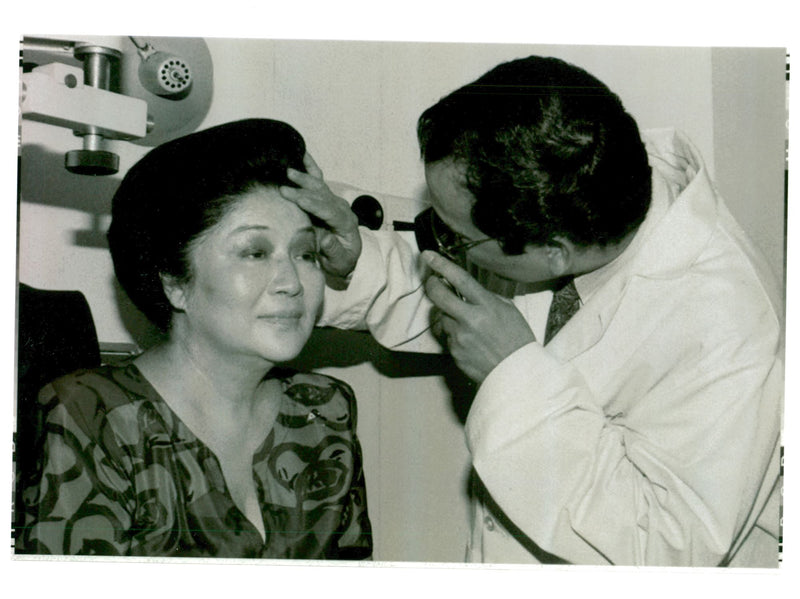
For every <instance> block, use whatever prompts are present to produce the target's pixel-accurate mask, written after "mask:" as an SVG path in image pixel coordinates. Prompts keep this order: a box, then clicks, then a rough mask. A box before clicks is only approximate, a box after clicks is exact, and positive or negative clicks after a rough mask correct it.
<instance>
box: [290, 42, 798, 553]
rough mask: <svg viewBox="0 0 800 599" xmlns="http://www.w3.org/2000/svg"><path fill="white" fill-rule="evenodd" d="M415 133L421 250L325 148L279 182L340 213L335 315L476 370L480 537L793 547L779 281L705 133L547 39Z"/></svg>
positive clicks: (331, 250)
mask: <svg viewBox="0 0 800 599" xmlns="http://www.w3.org/2000/svg"><path fill="white" fill-rule="evenodd" d="M418 136H419V139H420V145H421V148H422V156H423V159H424V162H425V171H426V180H427V184H428V191H429V197H430V201H431V204H432V209H431V210H430V211H428V212H427V213H425V214H424V215H422V216H421V217H420V218H419V219H418V220H417V225H418V231H417V232H418V240H419V241H420V244H419V245H422V246H425V245H426V244H428V243H429V242H430V246H431V248H432V249H434V250H435V252H423V253H422V260H421V261H420V260H419V250H418V248H413V247H410V246H409V245H408V244H406V243H405V242H404V241H402V240H401V239H399V237H397V236H395V235H394V234H392V233H387V232H370V231H366V230H362V231H359V229H358V227H357V222H356V219H355V217H354V216H353V214H352V213H351V212H350V210H349V207H348V206H347V203H346V202H345V201H344V200H342V199H340V198H337V197H336V196H334V195H333V194H331V193H330V191H329V190H328V188H327V186H326V185H325V183H324V182H323V180H322V173H321V172H320V171H319V169H318V168H317V167H316V165H315V164H314V163H313V160H311V159H310V158H308V159H307V163H306V167H307V170H308V172H307V173H300V172H297V171H291V172H290V177H291V178H292V180H293V181H294V182H295V183H297V185H298V188H297V189H290V188H284V189H283V190H282V192H283V194H284V195H285V197H287V198H288V199H291V200H293V201H295V202H297V203H298V204H299V205H300V206H301V207H303V208H304V209H306V210H307V211H309V212H310V213H313V214H314V215H316V216H317V217H319V218H321V219H322V220H324V221H326V222H327V226H328V228H327V229H320V233H319V245H320V252H321V263H322V265H323V267H324V268H325V269H326V270H327V271H328V273H329V274H330V275H333V276H336V277H338V284H336V285H333V287H332V288H331V289H329V290H328V292H327V295H326V300H325V313H324V315H323V318H322V321H321V324H323V325H328V326H336V327H340V328H368V329H369V330H370V331H371V332H372V334H373V335H374V336H375V337H376V339H377V340H378V341H379V342H381V343H382V344H383V345H385V346H387V347H389V348H393V349H398V350H415V351H437V350H438V349H439V348H440V347H441V346H444V347H445V348H446V349H447V350H448V351H449V352H450V353H451V355H452V356H453V358H454V360H455V362H456V364H457V365H458V366H459V368H460V369H461V370H462V371H463V372H464V373H465V374H466V375H467V376H468V377H470V378H471V379H472V380H473V381H474V382H475V383H476V384H477V386H478V390H477V394H476V397H475V400H474V402H473V403H472V406H471V408H470V412H469V416H468V419H467V422H466V435H467V441H468V446H469V449H470V452H471V456H472V462H473V466H474V474H475V476H474V481H475V483H474V496H475V502H474V504H475V506H474V509H475V517H474V520H473V528H472V535H471V539H470V542H469V546H468V557H469V558H470V559H472V560H475V561H484V562H494V563H525V562H534V563H535V562H541V563H577V564H627V565H674V566H685V565H696V566H718V565H731V566H772V567H774V566H777V562H778V535H779V516H778V513H779V508H780V447H781V443H780V431H781V410H782V397H783V360H782V347H783V338H782V331H783V327H782V323H781V317H782V316H781V315H782V309H781V308H780V305H781V301H782V299H781V296H780V293H779V291H778V290H777V288H776V286H775V285H774V283H773V282H771V281H769V280H768V279H767V274H766V273H768V272H769V270H768V268H766V267H765V266H764V265H763V264H762V263H761V261H760V258H758V256H757V255H756V252H755V251H754V250H753V248H752V246H751V244H750V243H749V242H748V241H747V240H746V239H745V236H744V234H743V233H742V231H741V229H740V228H739V226H738V225H737V224H736V223H735V222H734V219H733V218H732V216H731V215H730V213H729V212H728V210H727V208H726V207H725V204H724V202H723V201H722V199H721V198H720V197H719V195H718V194H717V192H716V191H715V188H714V186H713V184H712V182H711V181H710V179H709V177H708V174H707V172H706V170H705V168H704V166H703V163H702V160H701V158H700V156H699V155H698V153H697V152H696V150H695V149H694V147H693V146H692V145H691V144H690V142H689V141H688V140H687V139H685V138H684V137H683V136H682V135H680V134H678V133H676V132H674V131H656V132H651V133H648V134H647V135H646V136H644V140H642V136H640V134H639V131H638V128H637V126H636V124H635V122H634V121H633V119H632V118H631V117H630V116H629V115H628V114H627V113H626V112H625V110H624V108H623V106H622V104H621V102H620V100H619V98H618V97H617V96H616V95H615V94H613V93H612V92H611V91H610V90H609V89H608V88H607V87H606V86H605V85H604V84H602V83H601V82H600V81H598V80H597V79H596V78H594V77H593V76H592V75H590V74H588V73H586V72H585V71H583V70H582V69H579V68H578V67H575V66H573V65H570V64H568V63H565V62H563V61H560V60H557V59H551V58H541V57H535V56H534V57H529V58H526V59H520V60H516V61H512V62H509V63H504V64H502V65H499V66H498V67H496V68H494V69H492V70H491V71H489V72H488V73H487V74H485V75H484V76H482V77H481V78H479V79H478V80H476V81H475V82H473V83H470V84H468V85H466V86H464V87H462V88H460V89H459V90H456V91H455V92H453V93H452V94H450V95H449V96H447V97H445V98H443V99H442V100H440V101H439V102H438V103H437V104H435V105H434V106H432V107H431V108H429V109H428V110H427V111H425V113H423V115H422V116H421V117H420V121H419V127H418ZM423 249H424V248H423ZM431 273H433V275H434V276H429V275H430V274H431ZM334 287H335V288H336V289H334ZM439 344H441V345H439Z"/></svg>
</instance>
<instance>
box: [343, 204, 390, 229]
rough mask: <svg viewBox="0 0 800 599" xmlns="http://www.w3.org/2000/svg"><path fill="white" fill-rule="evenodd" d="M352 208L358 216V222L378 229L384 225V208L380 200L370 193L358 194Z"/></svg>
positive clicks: (369, 227)
mask: <svg viewBox="0 0 800 599" xmlns="http://www.w3.org/2000/svg"><path fill="white" fill-rule="evenodd" d="M350 208H351V209H352V210H353V212H355V215H356V216H357V217H358V224H359V225H361V226H363V227H367V228H368V229H372V230H373V231H374V230H377V229H380V228H381V225H383V208H382V207H381V204H380V202H379V201H378V200H376V199H375V198H374V197H372V196H370V195H361V196H358V197H357V198H356V199H355V200H353V203H352V204H351V205H350Z"/></svg>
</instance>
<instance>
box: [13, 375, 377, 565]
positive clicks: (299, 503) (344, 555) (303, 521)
mask: <svg viewBox="0 0 800 599" xmlns="http://www.w3.org/2000/svg"><path fill="white" fill-rule="evenodd" d="M272 376H276V377H277V378H279V379H280V380H281V382H282V384H283V389H284V398H283V401H282V405H281V408H280V412H279V415H278V418H277V421H276V423H275V424H274V427H273V429H272V430H271V431H269V433H268V434H267V433H266V431H265V435H266V438H265V440H264V442H263V444H262V445H261V447H260V448H259V449H258V451H257V452H256V453H255V455H254V456H253V477H254V480H255V483H256V489H257V494H258V500H259V504H260V507H261V512H262V515H263V520H264V528H265V529H266V538H265V539H262V537H261V535H260V534H259V532H258V531H257V529H256V528H255V527H254V526H253V525H252V524H251V523H250V522H249V521H248V520H247V519H246V518H245V516H244V515H243V514H242V512H241V511H240V510H239V509H238V508H237V507H236V505H235V504H234V502H233V499H232V497H231V494H230V492H229V491H228V488H227V486H226V483H225V479H224V478H223V475H222V469H221V467H220V464H219V462H218V460H217V458H216V456H215V455H214V454H213V453H212V452H211V451H210V450H209V449H208V448H207V447H206V446H205V445H204V444H203V443H202V442H201V441H200V440H199V439H198V438H197V437H196V436H195V435H194V434H193V433H192V431H191V430H189V428H188V427H187V426H186V425H185V424H184V423H183V422H182V421H181V420H180V419H179V418H178V416H177V415H176V414H175V413H174V412H173V411H172V410H171V409H170V408H169V407H168V406H167V404H166V402H164V400H163V399H162V398H161V397H160V396H159V395H158V393H157V392H156V391H155V389H154V388H153V387H152V386H151V385H150V383H149V382H148V381H147V379H145V378H144V377H143V376H142V374H141V372H140V371H139V370H138V369H137V368H136V366H134V365H133V364H127V365H123V366H117V367H110V366H107V367H101V368H99V369H93V370H84V371H79V372H76V373H74V374H71V375H68V376H66V377H62V378H60V379H58V380H56V381H55V382H53V383H51V384H50V385H48V386H47V387H45V388H44V390H43V391H42V393H41V394H40V397H39V401H40V403H41V404H43V406H44V407H45V408H46V410H47V418H46V425H45V430H44V433H43V434H44V437H43V446H42V447H43V451H42V459H41V463H40V465H39V469H38V474H37V476H36V477H35V479H36V480H35V482H34V483H33V484H31V485H30V486H27V487H24V488H23V493H22V496H23V499H22V502H23V505H22V506H18V509H21V510H23V511H24V525H23V526H22V527H21V528H20V529H17V530H16V534H15V537H16V543H15V551H16V552H17V553H21V554H30V553H35V554H62V555H133V556H157V557H194V556H204V557H230V558H292V559H305V558H308V559H363V558H367V557H369V556H370V555H371V553H372V536H371V526H370V521H369V517H368V515H367V503H366V488H365V484H364V473H363V470H362V460H361V448H360V445H359V442H358V438H357V437H356V402H355V397H354V395H353V392H352V390H351V389H350V387H349V386H348V385H346V384H345V383H343V382H341V381H339V380H336V379H334V378H331V377H327V376H323V375H319V374H300V373H296V372H288V371H286V372H280V373H273V375H272Z"/></svg>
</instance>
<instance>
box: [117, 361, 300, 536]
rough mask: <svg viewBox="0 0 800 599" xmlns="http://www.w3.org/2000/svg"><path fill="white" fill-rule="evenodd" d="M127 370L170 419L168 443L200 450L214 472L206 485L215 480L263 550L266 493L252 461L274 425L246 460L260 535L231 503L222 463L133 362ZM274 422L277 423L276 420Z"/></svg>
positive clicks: (254, 526)
mask: <svg viewBox="0 0 800 599" xmlns="http://www.w3.org/2000/svg"><path fill="white" fill-rule="evenodd" d="M127 367H128V368H131V369H133V370H134V371H135V373H136V379H137V380H138V381H140V382H141V383H142V384H143V385H144V386H145V387H146V391H147V393H146V394H143V395H145V396H146V397H148V398H151V399H155V400H156V401H157V403H159V404H161V405H163V406H164V408H165V409H166V411H167V412H168V414H169V416H170V418H171V419H172V421H173V423H174V424H173V426H172V431H173V432H172V434H173V435H176V434H177V438H173V439H171V441H178V442H180V443H185V444H186V445H194V446H195V447H197V451H200V450H202V451H204V452H205V453H206V454H207V455H208V456H210V457H211V458H212V459H213V466H214V468H215V469H216V472H214V473H213V474H214V476H213V478H212V477H208V479H209V481H212V480H218V481H220V482H221V484H222V489H220V490H221V491H222V493H223V495H224V496H225V499H226V500H227V501H228V502H230V505H231V507H232V508H233V509H235V510H236V512H237V515H238V516H239V517H240V518H239V521H240V522H242V523H245V524H246V525H247V526H249V527H250V528H251V529H252V530H251V532H252V533H253V534H254V535H255V536H256V537H257V538H258V539H259V540H260V544H261V546H262V547H264V546H265V545H266V542H267V538H268V537H267V534H266V527H267V521H266V518H265V514H264V509H263V504H264V503H266V501H265V500H266V499H268V497H267V494H268V489H267V488H266V486H265V485H264V483H263V481H262V480H261V479H260V477H258V476H257V473H256V467H255V463H254V461H255V458H256V456H257V455H259V454H262V453H263V452H264V448H265V446H266V445H267V442H268V441H270V437H272V436H273V434H274V432H275V426H274V424H273V427H272V428H271V429H270V430H269V431H267V434H266V436H265V437H264V439H263V441H261V443H259V445H258V446H257V448H256V450H255V451H254V452H253V455H252V456H251V458H250V475H251V477H252V479H253V482H254V483H255V491H256V500H257V502H258V508H259V513H260V514H261V521H262V524H263V526H264V530H265V534H264V535H262V534H261V531H260V530H259V529H258V527H257V526H256V525H255V524H253V522H251V521H250V519H249V518H248V517H247V515H246V514H245V513H244V511H243V510H242V508H240V507H239V505H238V504H237V503H236V501H234V499H233V494H232V493H231V490H230V486H229V485H228V481H227V480H226V478H225V473H224V471H223V469H222V462H221V461H220V459H219V457H218V456H217V454H216V453H214V451H213V450H212V449H211V448H210V447H209V446H208V445H207V444H206V443H205V442H204V441H203V440H202V439H201V438H200V437H199V436H197V434H195V432H194V431H193V430H192V429H191V428H190V427H189V425H187V424H186V423H185V422H184V421H183V419H182V418H181V417H180V416H179V415H178V413H177V412H175V410H173V409H172V407H171V406H170V405H169V403H167V401H166V400H165V399H164V397H163V396H162V395H161V394H160V393H159V392H158V390H157V389H156V388H155V386H154V385H153V384H152V383H151V382H150V380H149V379H148V378H147V377H146V376H145V375H144V373H143V372H142V371H141V370H140V369H139V367H138V366H137V365H136V364H135V363H134V362H133V361H131V362H130V363H129V364H128V365H127ZM275 378H277V379H279V380H280V382H281V388H282V392H283V393H282V397H281V406H282V405H283V401H284V400H285V397H286V395H285V393H286V387H287V377H285V376H278V377H275ZM279 416H280V406H279V408H278V417H279ZM275 422H277V418H276V421H275ZM275 442H276V439H274V438H273V440H272V443H273V444H274V443H275ZM198 463H199V464H200V466H201V468H203V469H206V468H207V466H204V465H203V461H202V460H198Z"/></svg>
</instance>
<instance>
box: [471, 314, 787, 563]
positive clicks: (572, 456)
mask: <svg viewBox="0 0 800 599" xmlns="http://www.w3.org/2000/svg"><path fill="white" fill-rule="evenodd" d="M689 309H691V307H690V308H689ZM768 319H769V315H765V316H764V319H762V322H760V323H759V322H757V323H756V324H755V325H754V326H753V328H752V329H751V330H745V331H741V332H742V333H743V334H742V335H741V336H731V337H730V340H729V341H722V340H721V339H722V336H720V339H719V340H718V339H717V338H709V339H708V340H707V341H708V342H709V345H708V346H698V347H699V350H698V351H697V353H696V354H694V353H692V351H693V350H692V346H691V344H689V345H685V346H684V347H683V348H682V349H681V351H680V352H677V351H676V352H674V354H673V355H672V357H671V359H672V362H670V363H668V362H666V361H665V362H663V363H661V364H653V363H652V362H649V361H648V360H646V359H645V360H642V361H640V362H637V355H638V354H643V353H646V350H645V349H644V348H643V347H640V348H633V349H632V351H631V355H632V356H633V357H632V358H631V359H630V361H628V360H626V364H625V366H624V367H625V368H628V367H630V366H631V365H633V368H632V369H631V370H629V371H628V377H629V379H628V388H629V389H636V390H635V391H633V392H632V393H634V394H635V395H636V401H635V402H633V403H632V406H633V407H632V408H631V409H630V410H626V411H623V412H620V413H613V412H611V413H609V412H607V410H606V409H605V408H604V407H601V404H600V402H599V401H598V398H597V397H595V394H594V392H593V391H592V388H591V387H590V385H588V384H587V380H586V378H585V376H586V375H585V374H584V373H583V372H581V371H580V370H579V369H578V368H577V367H576V366H575V365H574V364H573V363H571V362H565V361H562V360H560V359H559V358H557V357H556V356H555V355H554V354H553V353H551V352H548V351H547V349H546V348H544V347H542V346H541V345H540V344H538V343H531V344H529V345H527V346H525V347H523V348H521V349H519V350H518V351H517V352H515V353H514V354H512V355H511V356H509V357H508V358H507V359H506V360H504V361H503V362H501V363H500V364H499V365H498V366H497V367H496V368H495V369H494V370H493V371H492V372H491V373H490V374H489V376H488V377H487V378H486V380H485V381H484V382H483V384H482V386H481V387H480V389H479V391H478V394H477V396H476V399H475V402H474V403H473V406H472V408H471V412H470V414H469V418H468V421H467V440H468V444H469V448H470V451H471V453H472V456H473V463H474V466H475V469H476V471H477V473H478V475H479V476H480V478H481V480H482V482H483V483H484V485H485V486H486V488H487V489H488V491H489V493H490V494H491V495H492V498H493V499H494V501H495V502H496V503H497V504H498V505H499V506H500V508H501V509H502V510H503V511H504V513H505V515H506V516H507V517H508V518H509V519H510V520H511V521H512V522H514V524H515V525H516V526H517V527H518V528H519V529H520V530H521V531H523V532H524V533H525V535H527V536H528V537H529V539H530V540H532V541H533V542H534V543H535V544H536V545H538V546H539V547H541V548H542V549H544V550H545V551H548V552H550V553H552V554H554V555H556V556H558V557H560V558H562V559H565V560H567V561H569V562H573V563H584V564H586V563H599V564H602V563H613V564H628V565H672V566H679V565H696V566H717V565H720V564H722V563H725V561H726V559H727V558H728V556H729V554H730V552H731V547H732V546H734V545H735V544H736V543H737V539H738V537H739V536H740V535H741V534H742V531H743V530H745V529H746V526H747V523H750V524H752V522H753V521H754V519H755V518H756V517H757V514H756V512H757V511H758V509H759V508H758V507H757V506H756V504H757V503H758V501H760V499H757V495H758V491H759V487H760V486H761V485H762V482H763V481H764V477H775V478H776V477H777V472H775V471H774V470H775V463H774V456H775V455H776V454H775V451H776V449H777V443H778V434H779V423H778V417H777V415H778V414H779V413H780V401H781V386H782V383H781V381H782V362H781V360H780V358H778V357H776V347H775V346H776V344H777V336H776V335H772V334H767V335H765V334H764V333H763V332H760V331H762V330H763V329H762V328H761V327H762V326H764V327H766V329H767V330H770V331H772V330H774V326H772V323H766V324H765V323H764V322H763V320H768ZM755 320H756V321H758V320H759V319H755ZM678 328H679V327H678ZM675 329H676V327H656V328H655V329H654V332H653V333H652V334H649V335H648V336H647V338H646V339H645V340H644V343H646V344H648V345H650V346H651V347H652V346H653V344H654V345H655V347H661V348H663V347H665V346H671V345H674V344H675V343H681V341H680V337H681V331H677V332H676V331H675ZM676 340H678V341H676ZM718 341H719V342H718ZM663 353H665V354H667V355H669V353H670V352H668V351H664V352H663ZM609 361H611V362H613V358H609ZM654 367H655V368H657V369H659V368H660V369H661V371H660V372H658V373H656V374H655V375H654V374H653V373H652V372H651V373H650V374H649V375H648V376H642V377H641V378H642V380H647V387H640V386H638V384H637V376H638V375H637V369H640V370H641V369H652V368H654ZM620 389H621V391H620V393H623V394H624V393H627V392H628V391H626V390H625V386H624V385H623V386H621V387H620Z"/></svg>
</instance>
